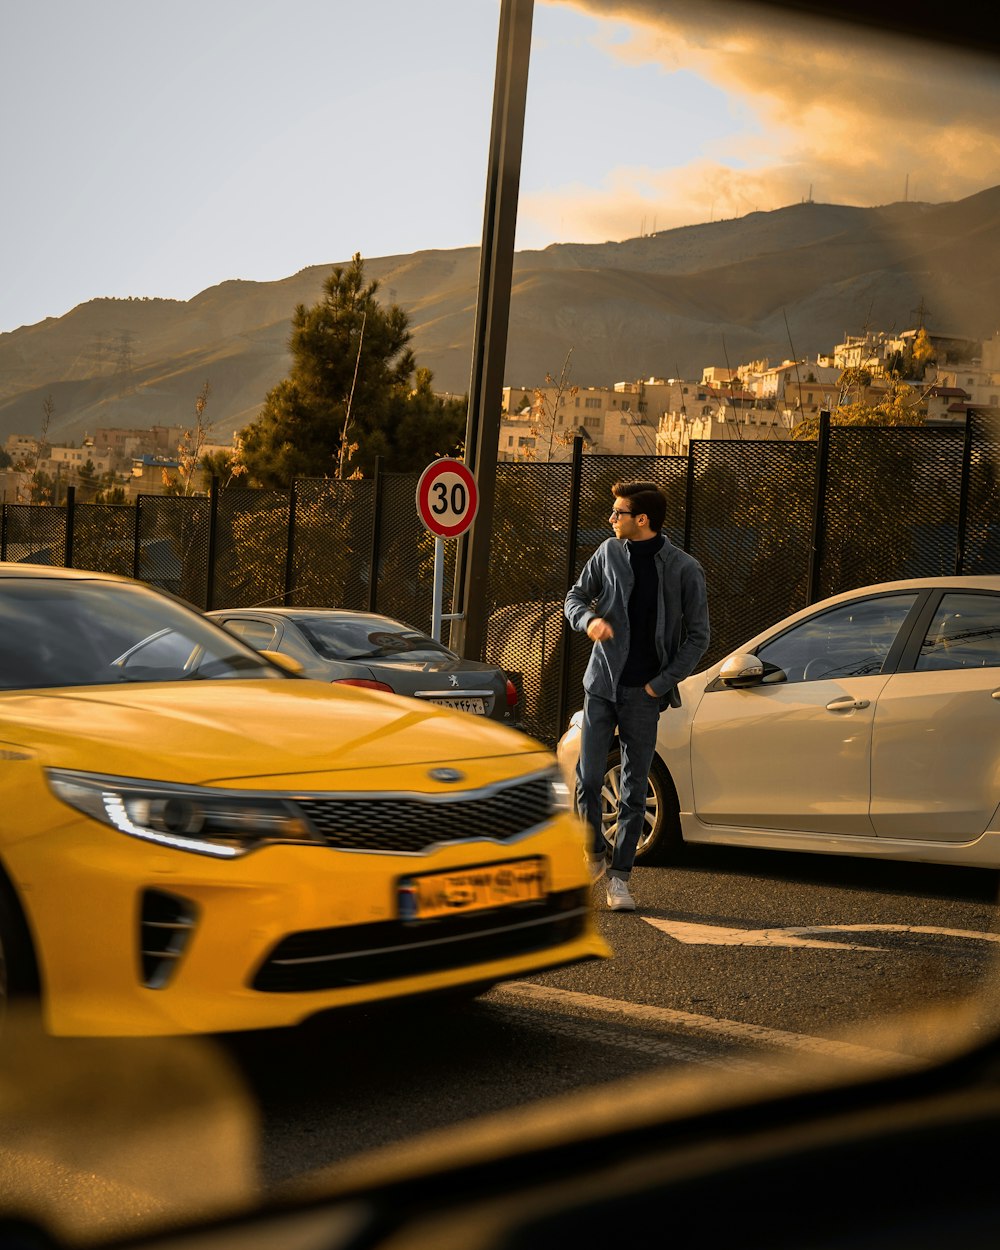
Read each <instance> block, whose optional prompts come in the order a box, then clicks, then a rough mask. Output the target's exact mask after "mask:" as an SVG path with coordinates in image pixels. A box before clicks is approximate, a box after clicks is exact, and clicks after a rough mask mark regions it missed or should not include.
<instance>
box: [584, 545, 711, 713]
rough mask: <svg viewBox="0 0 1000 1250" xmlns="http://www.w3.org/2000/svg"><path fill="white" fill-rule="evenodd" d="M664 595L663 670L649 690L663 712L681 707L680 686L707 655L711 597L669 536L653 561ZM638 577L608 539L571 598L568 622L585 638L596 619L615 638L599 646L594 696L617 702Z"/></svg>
mask: <svg viewBox="0 0 1000 1250" xmlns="http://www.w3.org/2000/svg"><path fill="white" fill-rule="evenodd" d="M653 560H654V563H655V565H656V574H657V579H658V581H659V589H660V593H659V595H658V597H657V601H656V650H657V654H658V655H659V657H660V671H659V672H658V673H657V674H656V676H655V677H653V678H652V679H651V680H650V681H649V683H648V685H649V686H650V688H651V689H652V690H654V691H655V692H656V693H657V694H658V695H659V696H660V707H661V709H662V708H665V707H668V706H670V707H680V703H681V699H680V695H679V694H678V693H677V683H678V682H680V681H683V680H684V678H685V677H690V675H691V674H692V673H693V672H694V670H695V667H696V666H697V663H698V661H699V660H700V659H701V657H702V656H703V655H704V654H705V652H706V651H707V650H708V641H709V629H708V595H707V593H706V590H705V574H704V571H703V569H702V567H701V565H700V564H699V563H698V561H697V560H696V559H695V558H694V557H693V556H689V555H688V554H687V552H686V551H681V550H680V549H679V548H678V547H675V546H674V545H673V543H671V541H670V540H669V538H667V537H666V535H664V538H663V546H662V547H661V548H660V550H659V551H658V552H657V553H656V555H655V556H654V557H653ZM634 585H635V575H634V573H633V572H632V565H631V564H630V562H629V558H628V550H627V548H626V545H625V543H624V542H622V541H620V540H619V539H617V538H609V539H607V541H606V542H603V543H601V545H600V547H598V548H597V550H596V551H595V552H594V554H593V555H592V556H591V557H590V559H589V560H588V561H587V563H586V565H585V566H584V569H583V572H582V573H581V574H580V576H579V578H578V579H577V582H576V585H575V586H573V587H572V589H571V590H570V591H569V592H568V593H567V595H566V607H565V611H566V619H567V620H568V621H569V623H570V625H571V626H572V627H573V628H574V629H576V630H579V631H580V632H581V633H586V630H587V626H588V625H589V624H590V622H591V621H592V620H593V619H594V617H596V616H601V617H603V618H604V619H605V620H606V621H607V622H608V624H609V625H610V626H611V628H612V629H613V630H614V637H613V638H609V639H608V640H607V641H606V642H595V643H594V649H593V651H591V653H590V662H589V663H588V665H587V671H586V672H585V673H584V675H583V688H584V690H586V691H587V692H588V693H589V694H596V695H599V696H601V697H602V698H605V699H614V698H616V696H617V694H618V682H619V679H620V678H621V675H622V671H623V669H624V668H625V660H626V659H627V657H628V648H629V624H628V601H629V595H631V593H632V587H633V586H634Z"/></svg>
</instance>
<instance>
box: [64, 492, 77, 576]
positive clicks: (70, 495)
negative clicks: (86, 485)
mask: <svg viewBox="0 0 1000 1250" xmlns="http://www.w3.org/2000/svg"><path fill="white" fill-rule="evenodd" d="M75 522H76V487H75V486H67V487H66V551H65V554H64V555H63V568H65V569H71V568H72V567H73V528H74V524H75Z"/></svg>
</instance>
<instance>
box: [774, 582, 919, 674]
mask: <svg viewBox="0 0 1000 1250" xmlns="http://www.w3.org/2000/svg"><path fill="white" fill-rule="evenodd" d="M916 599H917V596H916V595H915V594H901V595H877V596H875V597H873V598H871V599H860V600H858V601H856V602H853V603H844V604H841V605H840V606H839V607H836V608H831V609H830V610H829V611H828V612H822V613H820V614H819V615H818V616H812V617H810V618H809V619H808V620H805V621H801V622H800V623H799V624H798V625H794V626H792V628H791V629H789V630H786V631H785V632H784V633H783V634H782V635H781V636H780V637H778V638H775V639H774V640H773V641H772V642H766V643H764V645H763V646H761V647H758V648H757V655H758V656H759V658H760V659H762V660H764V661H766V662H767V663H769V664H776V665H777V666H778V667H779V668H781V669H783V670H784V672H785V675H786V677H787V678H788V680H789V681H822V680H824V679H827V678H833V677H868V676H872V675H873V674H875V673H879V672H881V671H882V665H883V664H884V663H885V660H886V656H887V655H888V654H889V648H890V647H891V646H892V644H893V642H894V641H895V638H896V635H897V633H898V632H899V627H900V625H902V623H903V621H904V620H905V619H906V616H907V613H908V612H909V611H910V609H911V608H912V607H913V605H914V603H915V602H916Z"/></svg>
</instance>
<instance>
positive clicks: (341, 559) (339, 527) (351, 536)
mask: <svg viewBox="0 0 1000 1250" xmlns="http://www.w3.org/2000/svg"><path fill="white" fill-rule="evenodd" d="M374 500H375V485H374V482H372V481H370V480H361V479H359V480H356V481H347V482H338V481H333V480H330V479H310V480H308V481H302V482H297V483H296V485H295V525H294V531H293V537H292V562H291V563H292V575H291V588H290V589H291V593H290V602H291V603H293V604H295V605H296V606H299V607H316V608H353V609H358V608H366V607H367V606H368V585H369V581H370V578H371V550H372V533H373V530H374V526H375V508H374ZM286 513H287V508H286ZM278 550H279V551H280V554H281V556H282V557H284V556H285V554H286V546H285V544H281V545H280V547H279V548H278Z"/></svg>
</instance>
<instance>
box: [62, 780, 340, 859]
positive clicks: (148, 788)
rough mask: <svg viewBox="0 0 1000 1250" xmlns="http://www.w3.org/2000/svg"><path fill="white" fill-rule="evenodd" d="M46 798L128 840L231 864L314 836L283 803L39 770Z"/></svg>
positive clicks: (291, 806) (276, 799)
mask: <svg viewBox="0 0 1000 1250" xmlns="http://www.w3.org/2000/svg"><path fill="white" fill-rule="evenodd" d="M46 775H47V777H48V782H49V786H50V787H51V789H52V792H53V794H55V796H56V797H57V798H58V799H61V800H62V802H63V803H67V804H69V806H70V807H74V808H76V810H77V811H79V812H83V813H84V815H86V816H91V817H93V819H94V820H99V821H100V822H101V823H102V824H105V825H109V826H110V827H111V828H112V829H117V830H118V831H119V832H120V833H125V834H128V835H129V837H133V838H141V839H143V840H144V841H146V842H157V843H159V844H160V845H162V846H171V847H174V848H175V849H177V850H181V851H193V852H194V853H196V854H199V855H214V856H216V857H217V858H221V859H233V858H235V857H236V856H238V855H245V854H246V853H247V852H248V851H252V850H253V849H254V847H257V846H260V845H262V844H264V843H268V842H311V843H316V842H318V839H316V838H315V837H314V836H313V834H312V832H311V831H310V829H309V826H308V824H307V823H306V821H305V820H304V819H303V818H302V816H301V815H300V814H299V813H298V811H297V809H296V807H295V804H294V803H293V802H291V801H290V800H289V799H284V798H280V797H277V796H258V795H254V794H245V793H240V792H239V791H232V790H230V791H226V790H213V789H210V788H209V787H207V786H182V785H171V784H169V783H167V782H160V781H141V780H138V779H136V778H133V777H103V776H100V775H98V774H96V773H79V772H70V771H67V770H65V769H59V768H49V769H46Z"/></svg>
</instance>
